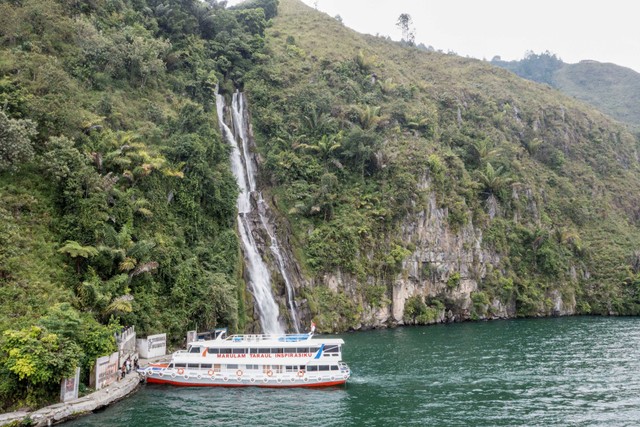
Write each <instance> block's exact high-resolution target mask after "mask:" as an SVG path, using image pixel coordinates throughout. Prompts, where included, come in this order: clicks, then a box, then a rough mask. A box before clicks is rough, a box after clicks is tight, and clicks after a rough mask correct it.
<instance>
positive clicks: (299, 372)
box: [298, 369, 304, 378]
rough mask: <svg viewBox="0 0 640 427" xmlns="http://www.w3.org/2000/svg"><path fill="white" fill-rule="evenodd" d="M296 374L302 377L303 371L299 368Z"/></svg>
mask: <svg viewBox="0 0 640 427" xmlns="http://www.w3.org/2000/svg"><path fill="white" fill-rule="evenodd" d="M298 376H299V377H300V378H302V377H304V371H303V370H302V369H300V370H299V371H298Z"/></svg>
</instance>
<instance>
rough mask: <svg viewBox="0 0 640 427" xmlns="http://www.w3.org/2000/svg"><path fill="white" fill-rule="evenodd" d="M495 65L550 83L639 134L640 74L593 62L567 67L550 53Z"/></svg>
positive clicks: (583, 62)
mask: <svg viewBox="0 0 640 427" xmlns="http://www.w3.org/2000/svg"><path fill="white" fill-rule="evenodd" d="M491 63H492V64H494V65H497V66H500V67H503V68H506V69H508V70H510V71H513V72H514V73H516V74H517V75H519V76H521V77H524V78H526V79H529V80H533V81H537V82H540V83H547V84H549V85H551V86H553V87H555V88H556V89H558V90H560V91H561V92H563V93H565V94H567V95H569V96H572V97H575V98H576V99H579V100H581V101H584V102H587V103H589V104H591V105H593V106H594V107H596V108H597V109H599V110H600V111H602V112H604V113H606V114H608V115H610V116H611V117H613V118H615V119H617V120H619V121H621V122H624V123H627V124H629V125H631V126H632V127H633V128H634V129H635V130H636V131H637V129H639V128H640V106H639V105H638V102H637V99H638V96H640V73H637V72H635V71H633V70H631V69H629V68H626V67H621V66H619V65H615V64H610V63H602V62H597V61H590V60H585V61H580V62H579V63H577V64H567V63H564V62H563V61H562V60H560V59H559V58H557V57H556V56H555V55H553V54H551V53H549V52H545V53H542V54H535V53H529V54H528V55H527V57H525V58H524V59H522V60H519V61H501V60H499V59H496V58H494V59H493V60H492V61H491Z"/></svg>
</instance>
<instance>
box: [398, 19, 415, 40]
mask: <svg viewBox="0 0 640 427" xmlns="http://www.w3.org/2000/svg"><path fill="white" fill-rule="evenodd" d="M396 26H397V27H398V28H400V29H401V30H402V40H404V41H405V42H407V43H409V44H410V45H413V44H414V43H415V39H416V34H415V32H416V31H415V28H413V27H412V26H413V20H412V19H411V15H409V14H408V13H401V14H400V16H399V17H398V22H396Z"/></svg>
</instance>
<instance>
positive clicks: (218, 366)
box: [213, 363, 222, 372]
mask: <svg viewBox="0 0 640 427" xmlns="http://www.w3.org/2000/svg"><path fill="white" fill-rule="evenodd" d="M220 366H222V365H220V364H219V363H214V364H213V370H214V371H216V372H220Z"/></svg>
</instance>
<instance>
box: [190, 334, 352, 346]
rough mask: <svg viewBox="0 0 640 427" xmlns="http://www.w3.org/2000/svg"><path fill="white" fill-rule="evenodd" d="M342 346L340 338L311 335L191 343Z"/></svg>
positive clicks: (199, 344)
mask: <svg viewBox="0 0 640 427" xmlns="http://www.w3.org/2000/svg"><path fill="white" fill-rule="evenodd" d="M322 344H329V345H342V344H344V340H343V339H342V338H314V337H313V335H312V334H286V335H231V336H229V337H226V338H224V339H215V340H202V341H193V342H190V343H189V346H200V347H308V346H312V345H318V346H319V345H322Z"/></svg>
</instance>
